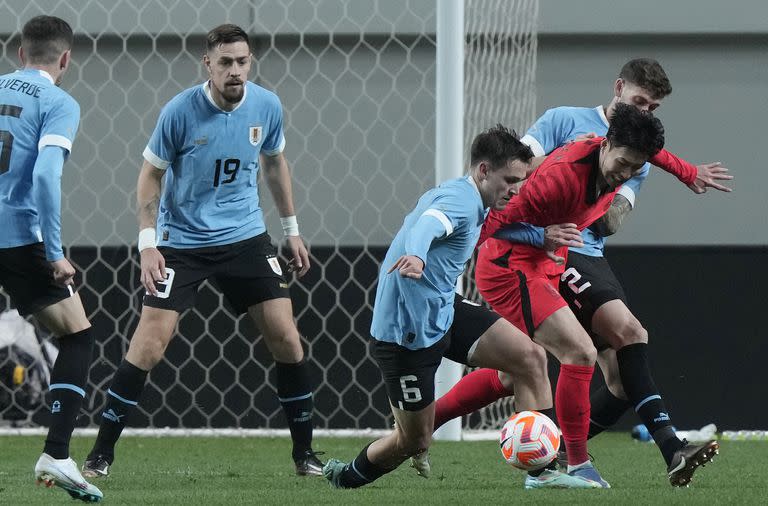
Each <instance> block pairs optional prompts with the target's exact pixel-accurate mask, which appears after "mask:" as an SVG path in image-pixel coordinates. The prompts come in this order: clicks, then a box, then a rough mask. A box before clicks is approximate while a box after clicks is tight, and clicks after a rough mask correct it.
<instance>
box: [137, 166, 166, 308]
mask: <svg viewBox="0 0 768 506" xmlns="http://www.w3.org/2000/svg"><path fill="white" fill-rule="evenodd" d="M164 173H165V171H163V170H160V169H158V168H157V167H155V166H154V165H152V164H151V163H149V162H148V161H146V160H144V163H143V164H142V166H141V172H139V180H138V183H137V185H136V210H137V216H138V220H139V230H148V229H151V230H152V231H154V229H155V227H156V225H157V209H158V207H159V206H160V190H161V187H162V180H163V174H164ZM139 248H140V249H141V284H142V285H143V286H144V288H145V289H146V290H147V292H149V293H151V294H152V295H157V288H155V281H163V280H164V279H165V258H163V255H162V254H161V253H160V251H158V249H157V248H156V247H154V246H150V247H146V248H142V245H139Z"/></svg>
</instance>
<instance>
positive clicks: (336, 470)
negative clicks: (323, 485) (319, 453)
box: [323, 459, 347, 488]
mask: <svg viewBox="0 0 768 506" xmlns="http://www.w3.org/2000/svg"><path fill="white" fill-rule="evenodd" d="M345 467H347V463H346V462H342V461H340V460H338V459H328V462H327V463H326V464H325V465H324V466H323V476H325V479H326V480H328V481H329V482H330V484H331V486H332V487H334V488H344V487H342V486H341V484H340V483H339V478H341V473H342V472H344V468H345Z"/></svg>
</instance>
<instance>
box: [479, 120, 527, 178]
mask: <svg viewBox="0 0 768 506" xmlns="http://www.w3.org/2000/svg"><path fill="white" fill-rule="evenodd" d="M531 158H533V151H531V148H530V147H529V146H527V145H525V144H523V143H522V142H520V137H519V136H518V135H517V132H515V131H514V130H510V129H509V128H507V127H505V126H504V125H502V124H501V123H499V124H497V125H496V126H495V127H493V128H489V129H488V130H485V131H484V132H482V133H480V134H478V135H477V137H475V139H474V140H473V141H472V148H471V150H470V161H469V163H470V165H472V166H473V167H474V166H475V165H477V164H478V163H480V162H482V161H487V162H488V163H489V164H490V166H491V169H498V168H500V167H502V166H504V165H505V164H506V163H507V162H508V161H509V160H520V161H521V162H524V163H528V162H530V161H531Z"/></svg>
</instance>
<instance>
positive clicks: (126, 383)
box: [88, 359, 149, 464]
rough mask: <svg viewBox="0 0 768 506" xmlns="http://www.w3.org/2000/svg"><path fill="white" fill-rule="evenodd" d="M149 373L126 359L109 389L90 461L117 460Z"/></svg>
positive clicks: (110, 461)
mask: <svg viewBox="0 0 768 506" xmlns="http://www.w3.org/2000/svg"><path fill="white" fill-rule="evenodd" d="M148 373H149V371H144V370H142V369H139V368H138V367H136V366H135V365H133V364H131V363H130V362H128V361H127V360H125V359H123V361H122V362H121V363H120V366H119V367H118V368H117V371H115V376H114V377H113V378H112V385H111V386H110V387H109V390H107V401H106V404H105V405H104V411H103V412H102V413H101V426H100V427H99V435H98V436H96V442H95V443H94V445H93V450H91V453H90V454H88V458H89V459H91V458H94V457H96V455H103V456H104V457H105V458H106V459H107V461H109V463H110V464H111V463H112V461H113V460H114V458H115V444H117V440H118V439H120V434H121V433H122V432H123V429H124V428H125V422H126V421H127V418H128V415H129V414H130V413H132V412H133V410H134V409H135V408H136V405H137V404H138V403H139V397H140V396H141V392H142V391H143V390H144V382H145V381H146V379H147V374H148Z"/></svg>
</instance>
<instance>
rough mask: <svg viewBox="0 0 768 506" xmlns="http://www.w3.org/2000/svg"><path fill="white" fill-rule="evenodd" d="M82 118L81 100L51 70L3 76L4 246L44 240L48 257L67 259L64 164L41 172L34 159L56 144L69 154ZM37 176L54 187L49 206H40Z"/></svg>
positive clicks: (0, 237) (0, 185)
mask: <svg viewBox="0 0 768 506" xmlns="http://www.w3.org/2000/svg"><path fill="white" fill-rule="evenodd" d="M79 123H80V106H79V105H78V104H77V101H75V99H74V98H72V97H71V96H70V95H69V94H68V93H67V92H65V91H64V90H62V89H60V88H59V87H58V86H56V85H55V84H54V82H53V79H52V78H51V76H50V75H49V74H48V73H47V72H45V71H41V70H36V69H23V70H17V71H16V72H12V73H10V74H5V75H2V76H0V143H2V151H0V228H2V230H3V233H2V234H0V248H14V247H18V246H24V245H27V244H33V243H37V242H41V241H42V242H44V243H45V248H46V256H47V257H48V260H58V259H60V258H63V256H64V255H63V251H62V249H61V219H60V199H61V186H60V178H61V167H60V166H57V167H41V168H39V170H42V171H43V172H38V173H35V162H36V161H37V158H38V154H39V153H40V151H42V150H43V149H44V148H46V147H47V146H58V147H60V148H62V149H63V150H64V151H65V152H66V154H67V155H68V154H69V152H70V151H71V150H72V142H73V141H74V140H75V134H76V133H77V127H78V124H79ZM35 178H46V179H48V180H49V183H50V184H49V187H50V188H51V189H52V191H55V192H56V194H54V195H47V197H50V198H51V201H50V202H48V201H46V202H45V203H44V204H45V205H49V207H50V208H49V209H38V205H37V204H36V202H35V191H36V190H38V189H39V188H37V187H36V185H34V180H35ZM38 186H39V185H38ZM41 222H42V224H43V225H42V226H41Z"/></svg>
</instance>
